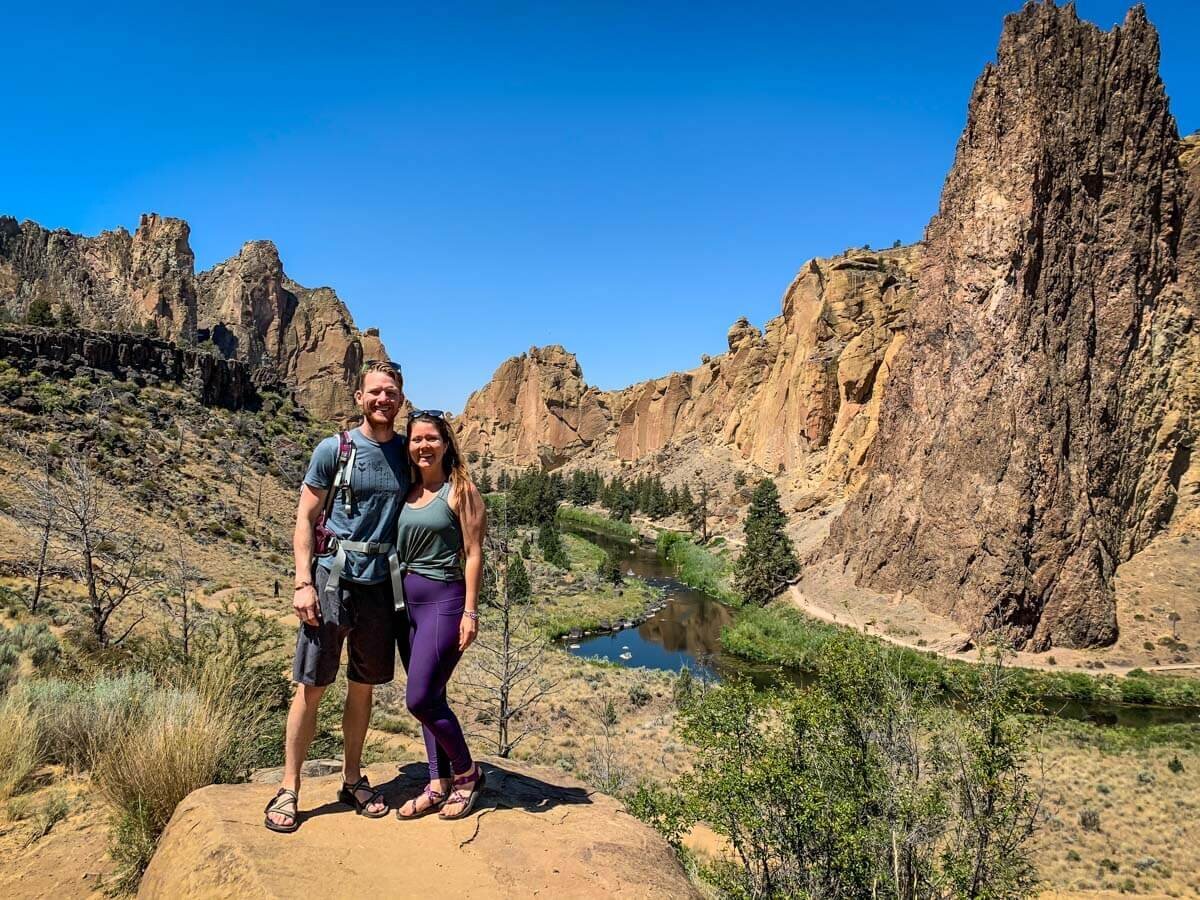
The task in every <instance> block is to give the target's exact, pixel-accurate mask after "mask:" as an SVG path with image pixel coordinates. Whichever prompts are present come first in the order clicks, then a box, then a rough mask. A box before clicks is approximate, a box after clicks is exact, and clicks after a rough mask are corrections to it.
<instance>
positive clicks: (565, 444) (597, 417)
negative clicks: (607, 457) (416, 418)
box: [455, 345, 612, 468]
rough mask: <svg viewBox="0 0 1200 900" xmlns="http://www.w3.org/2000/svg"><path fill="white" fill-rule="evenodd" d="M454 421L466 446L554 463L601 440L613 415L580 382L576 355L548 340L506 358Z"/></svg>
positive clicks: (515, 460)
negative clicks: (546, 342)
mask: <svg viewBox="0 0 1200 900" xmlns="http://www.w3.org/2000/svg"><path fill="white" fill-rule="evenodd" d="M455 424H456V426H457V427H458V434H459V435H460V438H461V440H462V445H463V449H464V450H465V451H468V452H474V453H478V454H480V455H483V456H491V457H494V458H495V459H497V460H500V461H502V462H505V463H509V464H511V465H518V466H525V465H531V464H534V465H542V466H546V467H548V468H554V467H556V466H558V465H561V464H562V463H563V462H564V461H566V460H567V459H569V458H572V457H576V456H579V455H581V454H583V453H586V452H588V451H590V450H591V449H592V448H593V447H595V446H596V445H597V442H599V441H602V440H604V439H605V438H606V437H607V436H608V434H609V431H610V430H611V425H612V414H611V412H610V410H609V407H608V403H607V398H606V397H605V395H604V394H603V393H602V392H600V391H597V390H596V389H594V388H589V387H588V386H587V385H586V384H584V381H583V374H582V372H581V371H580V369H579V363H578V362H577V361H576V359H575V357H574V355H573V354H571V353H568V352H567V351H566V350H564V349H563V348H562V347H559V346H557V345H552V346H549V347H532V348H530V350H529V352H528V353H523V354H521V355H520V356H514V357H512V358H511V359H508V360H506V361H505V362H504V363H503V364H502V365H501V366H500V368H499V369H497V370H496V373H495V374H494V375H493V376H492V380H491V381H489V382H488V383H487V384H486V385H485V386H484V387H483V388H481V389H479V390H478V391H476V392H475V393H473V394H472V395H471V396H470V398H469V399H468V400H467V405H466V408H465V409H464V411H463V414H462V415H461V416H459V417H458V418H457V419H456V423H455Z"/></svg>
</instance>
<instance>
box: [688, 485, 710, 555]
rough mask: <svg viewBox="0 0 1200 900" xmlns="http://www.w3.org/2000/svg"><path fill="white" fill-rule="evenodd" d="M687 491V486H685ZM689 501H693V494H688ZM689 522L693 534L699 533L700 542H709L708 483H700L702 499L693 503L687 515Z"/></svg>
mask: <svg viewBox="0 0 1200 900" xmlns="http://www.w3.org/2000/svg"><path fill="white" fill-rule="evenodd" d="M684 490H685V491H686V490H687V486H686V485H685V486H684ZM687 499H689V500H690V499H691V493H690V492H688V494H687ZM685 515H686V516H687V520H688V527H689V528H691V529H692V533H693V534H695V533H699V535H700V541H701V542H704V541H707V540H708V483H707V482H705V481H704V480H703V479H701V481H700V497H699V499H698V500H694V501H692V503H691V508H690V509H689V510H688V511H687V512H686V513H685Z"/></svg>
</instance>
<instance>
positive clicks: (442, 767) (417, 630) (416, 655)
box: [396, 572, 473, 780]
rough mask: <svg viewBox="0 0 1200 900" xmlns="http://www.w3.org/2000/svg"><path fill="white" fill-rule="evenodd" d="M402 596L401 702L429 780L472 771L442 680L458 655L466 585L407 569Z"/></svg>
mask: <svg viewBox="0 0 1200 900" xmlns="http://www.w3.org/2000/svg"><path fill="white" fill-rule="evenodd" d="M404 598H405V606H406V608H407V611H408V616H407V619H408V622H407V627H405V624H406V623H405V622H404V621H403V620H401V621H400V622H399V623H398V625H397V629H396V646H397V648H398V649H399V650H400V661H401V662H403V663H404V671H405V672H407V673H408V689H407V691H406V694H405V701H406V703H407V704H408V711H409V712H411V713H412V714H413V715H414V716H416V717H417V719H418V720H420V722H421V730H422V731H423V732H424V733H425V753H426V755H427V756H428V757H429V778H430V780H436V779H438V778H451V777H453V775H452V772H451V767H453V771H454V772H456V773H458V774H459V775H462V774H464V773H466V772H469V771H471V766H472V765H473V762H472V760H471V751H470V750H468V749H467V739H466V738H465V737H463V731H462V726H460V725H459V724H458V719H457V718H455V716H454V713H453V711H452V710H451V709H450V704H449V703H447V702H446V684H447V682H449V681H450V675H451V673H453V672H454V667H455V666H456V665H458V661H459V660H460V659H461V658H462V653H460V652H459V649H458V626H459V624H460V623H461V622H462V614H463V609H464V608H465V606H466V584H465V583H464V582H462V581H436V580H434V579H432V578H426V577H425V576H424V575H417V574H415V573H413V572H409V573H408V574H407V575H405V576H404Z"/></svg>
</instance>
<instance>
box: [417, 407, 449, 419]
mask: <svg viewBox="0 0 1200 900" xmlns="http://www.w3.org/2000/svg"><path fill="white" fill-rule="evenodd" d="M421 416H429V418H431V419H445V418H446V411H445V410H441V409H414V410H413V411H412V412H410V413H409V414H408V417H409V418H410V419H419V418H421Z"/></svg>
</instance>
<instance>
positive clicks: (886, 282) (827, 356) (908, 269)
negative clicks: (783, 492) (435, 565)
mask: <svg viewBox="0 0 1200 900" xmlns="http://www.w3.org/2000/svg"><path fill="white" fill-rule="evenodd" d="M918 260H919V252H918V251H917V250H916V249H914V248H901V249H897V250H891V251H887V252H883V253H871V252H869V251H861V250H860V251H850V252H847V253H846V254H845V255H843V256H841V257H837V258H833V259H814V260H811V261H809V262H808V263H806V264H805V265H804V267H803V268H802V269H801V271H800V273H799V274H798V275H797V276H796V278H795V279H794V280H793V281H792V283H791V285H789V287H788V289H787V291H786V293H785V294H784V298H783V312H782V314H781V315H780V316H778V317H777V318H775V319H772V320H771V321H770V322H769V323H767V326H766V328H765V330H764V331H759V330H758V329H757V328H755V327H754V326H752V325H751V324H750V323H749V322H747V321H746V320H745V319H740V320H738V321H737V322H735V323H734V325H733V327H732V328H731V329H730V330H729V335H728V346H729V350H728V352H727V353H723V354H720V355H719V356H715V357H712V358H706V359H705V360H704V361H703V362H702V363H701V365H700V366H699V367H697V368H695V369H692V370H690V371H687V372H676V373H672V374H670V375H667V376H666V377H664V378H658V379H654V380H651V381H646V382H642V383H640V384H636V385H633V386H631V387H628V388H625V389H624V390H620V391H607V392H606V391H599V390H596V389H595V388H590V387H588V386H587V384H586V383H585V382H584V380H583V375H582V372H581V371H580V368H579V364H578V362H577V361H576V359H575V357H574V356H573V355H572V354H570V353H568V352H567V351H565V350H564V349H563V348H562V347H558V346H552V347H543V348H534V349H532V350H530V351H529V352H528V353H526V354H523V355H521V356H518V357H514V358H512V359H509V360H508V361H506V362H505V363H504V364H503V365H501V366H500V368H499V369H497V370H496V374H495V375H494V376H493V377H492V380H491V381H490V382H489V383H488V384H487V385H486V386H485V387H483V388H482V389H480V390H479V391H476V392H475V393H474V394H472V395H471V397H470V399H469V400H468V401H467V404H466V407H465V409H464V410H463V414H462V416H460V417H459V420H458V424H459V428H460V434H461V435H462V439H463V443H464V446H465V447H466V448H467V449H468V450H474V451H475V452H478V453H480V454H488V455H491V456H492V457H494V458H496V459H497V460H499V461H500V462H502V463H507V464H511V465H520V466H523V465H529V464H541V465H545V466H549V467H554V466H557V465H560V464H562V463H563V462H565V461H566V460H568V459H580V458H597V459H598V458H610V457H612V456H614V455H615V456H616V457H617V458H619V459H621V460H624V461H636V460H640V459H643V458H645V457H647V456H651V455H653V454H656V453H659V452H660V451H664V450H667V449H670V448H671V447H673V446H680V445H683V444H685V443H692V442H695V441H697V440H698V441H699V442H700V443H701V444H703V445H709V446H714V447H728V448H732V450H733V451H734V452H735V453H736V455H737V456H738V457H740V459H742V460H743V461H745V462H746V463H748V464H752V465H755V466H758V467H759V468H761V469H764V470H766V471H769V472H777V471H781V470H787V469H790V468H797V467H802V466H804V465H806V464H807V463H808V462H809V461H811V460H812V459H813V458H814V454H820V455H819V456H818V457H816V458H818V460H819V461H820V462H821V464H822V465H823V467H824V471H825V474H826V475H827V476H828V477H829V478H832V479H834V480H838V481H841V480H846V479H849V478H852V477H853V474H854V472H855V471H856V467H857V465H858V463H859V461H860V460H861V458H862V456H863V454H864V453H865V450H866V447H867V446H869V444H870V442H871V440H872V438H873V437H874V432H875V426H874V417H875V411H876V409H877V407H878V398H879V395H880V393H881V391H882V388H883V385H884V384H885V383H886V381H887V377H888V368H889V364H888V361H889V359H890V357H891V355H894V353H895V350H896V346H897V345H898V343H899V342H900V340H901V337H902V335H903V331H904V327H905V314H906V312H907V310H908V306H909V303H910V302H911V298H912V293H913V286H914V272H915V270H916V268H917V263H918Z"/></svg>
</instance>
